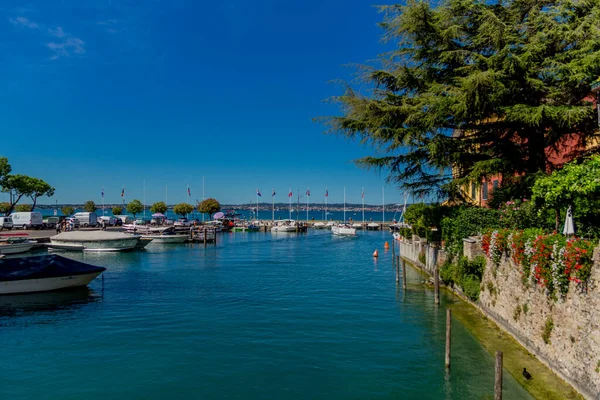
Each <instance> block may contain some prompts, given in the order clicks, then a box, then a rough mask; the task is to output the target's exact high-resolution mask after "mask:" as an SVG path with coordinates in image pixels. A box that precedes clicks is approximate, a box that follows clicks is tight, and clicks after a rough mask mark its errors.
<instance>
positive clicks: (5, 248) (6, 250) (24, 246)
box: [0, 243, 35, 254]
mask: <svg viewBox="0 0 600 400" xmlns="http://www.w3.org/2000/svg"><path fill="white" fill-rule="evenodd" d="M34 244H35V243H10V244H2V245H0V254H19V253H26V252H28V251H29V250H31V248H32V247H33V246H34Z"/></svg>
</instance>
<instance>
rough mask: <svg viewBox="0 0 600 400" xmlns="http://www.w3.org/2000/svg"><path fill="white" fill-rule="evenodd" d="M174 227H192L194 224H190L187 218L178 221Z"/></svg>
mask: <svg viewBox="0 0 600 400" xmlns="http://www.w3.org/2000/svg"><path fill="white" fill-rule="evenodd" d="M173 225H174V226H185V227H188V226H192V224H191V223H190V221H188V219H187V218H179V219H178V220H177V221H175V222H174V223H173Z"/></svg>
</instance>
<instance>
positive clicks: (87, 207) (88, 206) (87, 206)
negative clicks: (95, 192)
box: [83, 200, 98, 213]
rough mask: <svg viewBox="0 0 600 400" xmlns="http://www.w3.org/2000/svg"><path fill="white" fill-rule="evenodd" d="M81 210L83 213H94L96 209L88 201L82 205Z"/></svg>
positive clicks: (91, 202) (94, 205)
mask: <svg viewBox="0 0 600 400" xmlns="http://www.w3.org/2000/svg"><path fill="white" fill-rule="evenodd" d="M83 209H84V211H87V212H90V213H92V212H96V210H97V209H98V207H96V203H94V202H93V201H92V200H88V201H86V202H85V204H84V205H83Z"/></svg>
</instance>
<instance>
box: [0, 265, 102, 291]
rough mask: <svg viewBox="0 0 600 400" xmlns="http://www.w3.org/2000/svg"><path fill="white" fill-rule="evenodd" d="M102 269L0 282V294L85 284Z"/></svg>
mask: <svg viewBox="0 0 600 400" xmlns="http://www.w3.org/2000/svg"><path fill="white" fill-rule="evenodd" d="M101 273H102V271H97V272H90V273H88V274H81V275H67V276H59V277H52V278H40V279H24V280H17V281H4V282H0V295H3V294H17V293H35V292H50V291H53V290H60V289H67V288H74V287H79V286H86V285H88V284H89V283H90V282H91V281H93V280H94V279H95V278H96V277H97V276H98V275H100V274H101Z"/></svg>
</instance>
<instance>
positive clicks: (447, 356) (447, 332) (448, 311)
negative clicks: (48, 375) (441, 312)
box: [446, 309, 452, 368]
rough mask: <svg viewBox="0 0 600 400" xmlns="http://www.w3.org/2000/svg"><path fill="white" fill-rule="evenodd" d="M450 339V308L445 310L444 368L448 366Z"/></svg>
mask: <svg viewBox="0 0 600 400" xmlns="http://www.w3.org/2000/svg"><path fill="white" fill-rule="evenodd" d="M451 340H452V310H450V309H447V310H446V368H450V343H451Z"/></svg>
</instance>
